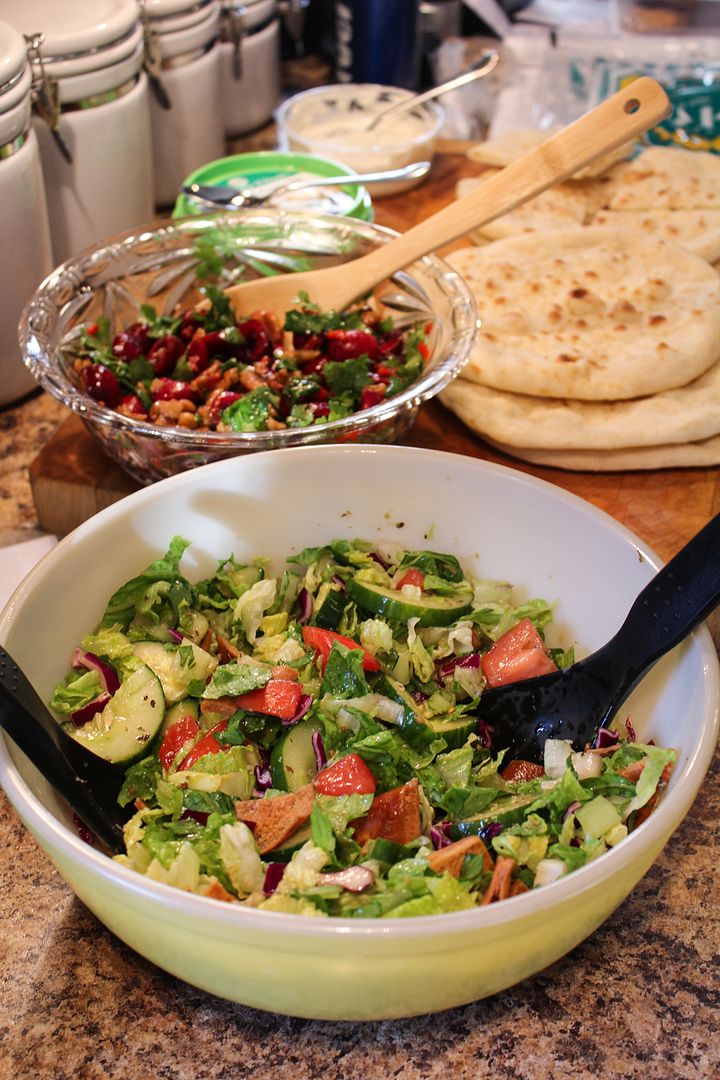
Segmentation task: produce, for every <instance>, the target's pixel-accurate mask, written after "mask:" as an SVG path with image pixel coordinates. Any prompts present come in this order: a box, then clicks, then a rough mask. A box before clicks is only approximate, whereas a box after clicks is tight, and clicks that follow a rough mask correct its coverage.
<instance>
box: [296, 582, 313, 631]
mask: <svg viewBox="0 0 720 1080" xmlns="http://www.w3.org/2000/svg"><path fill="white" fill-rule="evenodd" d="M297 599H298V617H297V621H298V622H299V623H306V622H307V621H308V619H309V618H310V616H311V615H312V612H313V603H312V597H311V596H310V593H309V592H308V591H307V589H301V590H300V592H299V593H298V598H297Z"/></svg>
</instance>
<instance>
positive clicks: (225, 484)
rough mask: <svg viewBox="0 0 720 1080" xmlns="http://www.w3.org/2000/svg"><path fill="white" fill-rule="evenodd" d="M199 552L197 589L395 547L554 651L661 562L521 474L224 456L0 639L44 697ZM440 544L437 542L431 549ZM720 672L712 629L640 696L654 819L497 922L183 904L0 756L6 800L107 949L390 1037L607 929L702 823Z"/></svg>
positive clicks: (164, 489) (53, 558) (67, 546)
mask: <svg viewBox="0 0 720 1080" xmlns="http://www.w3.org/2000/svg"><path fill="white" fill-rule="evenodd" d="M174 533H180V534H182V535H183V536H185V537H186V538H188V539H189V540H191V541H192V546H191V548H190V549H189V550H188V552H187V553H186V556H185V559H184V563H183V567H184V569H185V572H186V573H187V574H188V575H189V576H190V577H193V578H194V579H197V578H199V577H202V576H205V575H207V574H209V573H211V572H212V571H213V569H214V568H215V566H216V564H217V562H218V560H219V559H221V558H223V557H227V556H228V555H229V553H230V552H234V553H235V555H236V557H237V558H238V560H239V561H241V562H246V561H249V559H251V558H253V557H256V556H260V555H264V556H268V557H269V558H270V559H271V561H274V562H278V561H280V560H282V559H284V557H285V555H286V554H287V552H288V551H290V550H300V549H302V548H304V547H310V546H315V545H318V544H321V543H324V542H326V541H327V540H328V539H329V538H331V537H338V538H351V537H367V538H372V539H381V538H389V539H394V540H399V541H401V542H402V543H403V544H407V545H408V546H409V547H410V546H419V547H426V546H428V543H430V542H431V544H432V547H433V548H434V549H435V550H438V551H449V552H453V553H455V554H456V555H457V556H458V557H461V558H462V559H463V561H464V563H466V564H467V565H468V567H469V569H470V570H471V572H473V573H475V574H477V575H478V576H480V577H490V578H499V579H502V580H507V581H512V582H514V583H515V584H517V585H518V586H522V587H523V589H524V590H525V589H526V590H527V595H529V596H546V597H548V598H550V599H556V601H557V603H556V611H555V623H554V625H555V628H556V633H557V634H558V636H559V639H560V644H561V645H562V646H563V647H567V646H568V645H569V644H571V643H573V644H575V647H576V652H577V655H579V656H582V655H584V654H585V653H586V652H587V651H590V650H593V649H596V648H598V647H599V646H600V645H602V644H603V643H604V642H605V641H606V640H607V639H608V638H609V637H611V636H612V634H613V633H614V632H615V630H616V629H617V628H618V626H619V625H620V623H621V622H622V621H623V620H624V618H625V615H626V613H627V611H628V608H629V607H630V604H631V601H632V600H633V599H634V598H635V596H636V595H637V593H638V592H639V591H640V590H641V589H642V588H643V587H644V585H645V584H646V583H647V582H648V581H649V580H650V578H651V577H652V575H653V573H654V572H655V569H656V568H657V567H658V559H657V557H656V556H655V555H654V554H653V552H652V551H651V550H649V549H648V548H647V546H646V545H645V544H644V543H643V542H642V541H641V540H639V539H638V538H637V537H635V536H634V535H633V534H632V533H630V532H628V530H627V529H625V528H623V527H622V526H621V525H619V524H618V523H617V522H615V521H613V520H612V518H610V517H608V516H607V515H606V514H604V513H602V512H601V511H600V510H597V509H596V508H595V507H593V506H590V505H589V504H588V503H586V502H583V501H582V500H581V499H578V498H577V497H575V496H573V495H570V494H568V493H567V492H564V491H562V490H561V489H560V488H556V487H553V486H551V485H549V484H546V483H544V482H543V481H540V480H536V479H534V478H532V477H530V476H527V475H525V474H523V473H520V472H516V471H515V470H512V469H507V468H503V467H501V466H498V465H492V464H489V463H487V462H483V461H478V460H473V459H469V458H464V457H460V456H456V455H452V454H444V453H440V452H437V451H429V450H417V449H414V448H411V447H400V446H370V445H361V444H356V445H347V444H346V445H326V446H317V447H298V448H290V449H285V450H273V451H271V452H269V453H261V454H250V455H247V456H245V457H240V458H231V459H227V460H224V461H220V462H217V463H215V464H212V465H207V466H204V467H202V468H198V469H195V470H191V471H190V472H186V473H182V474H180V475H178V476H174V477H172V478H170V479H168V480H164V481H160V482H159V483H157V484H154V485H152V486H151V487H148V488H145V489H143V490H141V491H138V492H136V493H135V494H133V495H130V496H129V497H128V498H125V499H123V500H122V501H121V502H118V503H116V504H114V505H113V506H111V507H109V508H108V509H106V510H104V511H102V512H101V513H99V514H97V515H96V516H95V517H93V518H91V519H90V520H89V521H88V522H86V523H85V524H84V525H82V526H80V528H78V529H76V530H75V532H73V533H71V534H70V535H69V536H67V537H66V538H65V539H64V540H62V541H61V542H60V543H59V544H58V545H57V547H55V548H54V549H53V550H52V551H51V552H50V553H49V555H47V556H46V557H45V558H44V559H43V560H42V561H41V562H40V564H39V565H38V566H37V567H36V568H35V569H34V570H33V571H32V572H31V574H30V575H29V576H28V577H27V578H26V579H25V581H24V582H23V583H22V584H21V585H20V587H19V588H18V590H17V591H16V592H15V594H14V596H13V597H12V598H11V599H10V601H9V603H8V604H7V606H6V607H5V609H4V611H3V613H2V615H0V641H2V642H3V644H4V645H5V646H6V647H7V648H8V650H9V652H10V653H11V655H13V656H14V657H15V659H16V660H17V661H18V662H19V663H20V665H21V666H22V667H23V668H24V669H25V671H26V672H27V674H28V676H29V677H30V679H31V681H32V683H33V684H34V686H35V687H36V689H37V691H38V693H39V694H40V696H41V697H42V698H43V699H45V700H47V699H48V698H49V697H50V694H51V691H52V688H53V686H54V684H55V683H56V682H57V681H58V680H60V679H61V678H62V677H63V675H64V673H65V671H66V667H67V662H68V657H69V656H70V655H71V653H72V649H73V646H74V644H75V643H76V642H77V641H79V640H80V638H81V636H82V634H83V633H84V632H86V631H87V629H88V628H89V627H91V626H92V625H94V624H95V623H96V622H97V621H98V619H99V618H100V616H101V614H102V612H103V610H104V605H105V601H106V599H107V598H108V597H109V596H110V594H111V593H112V592H113V590H114V589H116V588H117V587H118V586H119V585H121V584H122V583H124V582H125V581H126V580H128V579H129V578H130V577H132V576H133V575H135V574H136V573H138V572H139V571H140V570H141V569H142V568H144V567H145V566H146V565H147V564H148V563H149V562H150V561H151V560H152V559H154V558H156V557H157V556H158V555H159V554H160V553H162V552H164V551H165V550H166V547H167V543H168V541H169V539H170V537H171V536H172V535H173V534H174ZM430 537H431V538H432V539H431V541H430V540H429V538H430ZM718 700H719V681H718V660H717V654H716V652H715V649H714V647H713V643H712V639H711V637H710V634H709V633H708V631H707V629H705V628H702V629H699V630H697V631H696V632H695V633H693V634H692V636H691V637H690V638H688V639H687V641H686V642H684V643H683V644H682V645H681V646H679V647H678V648H677V649H675V650H674V651H673V652H672V653H671V654H669V655H668V656H666V657H665V658H663V659H662V660H661V661H660V662H659V663H658V664H657V665H656V666H655V668H654V669H653V671H652V672H651V673H650V675H649V676H648V677H647V678H646V679H645V680H643V682H642V683H641V684H640V685H639V687H638V688H637V689H636V690H635V691H634V693H633V694H632V696H631V697H630V698H629V699H628V702H627V704H626V706H624V709H623V715H627V714H628V713H630V714H631V715H632V717H633V723H634V726H635V729H636V731H637V735H638V738H639V739H641V740H647V739H650V738H654V739H655V740H656V742H657V743H659V744H661V745H665V746H674V747H676V748H677V750H678V762H677V765H676V768H675V771H674V773H673V776H672V778H671V780H670V784H669V786H668V788H667V790H666V792H665V794H664V796H663V798H662V800H661V802H660V804H659V806H658V808H657V809H656V810H655V811H654V813H652V814H651V815H650V817H649V818H648V819H647V820H646V821H645V822H644V823H643V824H642V825H641V826H640V827H639V828H638V829H637V830H635V831H634V832H633V833H631V834H630V836H629V837H628V838H627V839H626V840H624V841H622V842H621V843H620V844H618V845H617V847H615V848H613V849H612V850H611V851H609V852H607V853H606V854H604V855H601V856H600V857H599V858H597V859H595V860H594V861H593V862H591V863H589V864H587V865H586V866H584V867H582V868H581V869H579V870H576V871H574V872H573V873H571V874H569V875H567V876H566V877H564V878H562V879H561V880H559V881H557V882H555V883H554V884H551V885H546V886H543V887H542V888H539V889H535V890H533V891H531V892H527V893H525V894H523V895H520V896H516V897H514V898H512V899H509V900H505V901H502V902H499V903H496V904H491V905H488V906H487V907H480V908H476V909H474V910H471V911H463V912H458V913H455V914H449V915H436V916H424V917H416V918H407V919H387V918H386V919H377V920H375V919H330V918H324V917H317V918H312V917H308V916H295V915H287V914H281V913H276V912H270V911H258V910H253V909H248V908H244V907H242V906H241V905H239V904H227V903H222V902H219V901H216V900H212V899H209V898H206V897H201V896H196V895H190V894H187V893H184V892H181V891H179V890H177V889H174V888H172V887H170V886H168V885H165V884H161V883H158V882H154V881H151V880H149V879H147V878H145V877H143V876H141V875H139V874H137V873H135V872H134V871H132V870H130V869H128V868H126V867H123V866H119V865H117V864H116V863H114V862H113V861H112V860H111V859H110V858H108V857H107V856H105V855H104V854H102V853H101V852H100V851H97V850H94V849H93V848H91V847H89V846H88V845H87V844H86V843H84V842H83V841H82V840H81V839H80V837H79V836H78V834H77V831H76V830H75V828H74V827H73V823H72V817H71V815H70V813H69V812H68V809H67V807H66V806H65V805H64V804H63V803H62V802H61V800H60V799H59V798H57V797H56V796H55V794H54V793H53V791H52V790H51V789H50V788H49V787H48V786H47V784H46V783H45V782H44V781H43V780H42V778H41V777H40V776H39V775H38V773H37V772H36V771H35V770H34V769H33V768H32V766H31V765H30V764H29V762H28V761H27V759H26V758H25V757H24V756H23V755H22V754H21V753H20V751H18V750H17V749H16V748H15V747H14V746H13V745H12V743H11V742H10V741H9V740H7V739H4V738H0V783H1V784H2V786H3V788H4V790H5V792H6V794H7V796H8V798H9V799H10V801H11V803H12V804H13V805H14V807H15V809H16V810H17V813H18V814H19V816H20V817H21V818H22V820H23V821H24V822H25V824H26V826H27V827H28V829H29V830H30V831H31V833H32V834H33V836H34V837H35V838H36V840H37V841H38V843H39V844H40V845H41V847H42V848H44V850H45V851H46V853H47V854H48V856H49V858H50V859H51V860H52V862H53V863H54V864H55V866H56V867H57V869H58V871H59V872H60V874H61V875H62V876H63V877H64V878H65V880H66V881H67V882H68V883H69V884H70V886H71V888H72V889H73V890H74V891H75V893H76V894H77V895H78V896H79V897H80V899H81V900H82V901H83V902H84V903H85V904H86V905H87V906H88V908H90V910H91V911H93V912H94V913H95V915H96V916H97V917H98V918H99V919H100V920H101V921H102V922H103V923H104V924H105V925H106V926H107V927H109V928H110V930H111V931H113V933H115V934H116V935H117V936H118V937H119V938H121V939H122V940H123V941H124V942H126V943H127V944H128V945H129V946H131V947H132V948H133V949H135V950H136V951H137V952H138V953H140V954H141V955H142V956H145V957H147V958H148V959H149V960H151V961H153V962H154V963H155V964H157V965H159V966H160V967H161V968H163V969H165V970H166V971H169V972H171V973H172V974H174V975H176V976H178V977H179V978H181V979H184V980H185V981H186V982H188V983H192V984H193V985H195V986H198V987H201V988H203V989H205V990H207V991H209V992H211V993H213V994H216V995H219V996H221V997H223V998H228V999H230V1000H232V1001H237V1002H242V1003H243V1004H245V1005H252V1006H255V1007H257V1008H260V1009H266V1010H271V1011H273V1012H279V1013H287V1014H290V1015H293V1016H302V1017H318V1018H322V1019H332V1020H379V1019H385V1018H390V1017H404V1016H412V1015H414V1014H418V1013H428V1012H433V1011H438V1010H442V1009H448V1008H451V1007H454V1006H458V1005H462V1004H464V1003H466V1002H470V1001H474V1000H476V999H478V998H482V997H485V996H487V995H490V994H493V993H496V992H497V991H499V990H502V989H503V988H505V987H508V986H511V985H513V984H514V983H517V982H519V981H520V980H521V979H524V978H527V977H528V976H530V975H532V974H534V973H535V972H537V971H539V970H541V969H542V968H545V967H547V966H548V965H549V964H552V963H553V962H554V961H555V960H557V959H558V958H559V957H561V956H563V955H564V954H565V953H567V952H569V951H570V950H571V949H572V948H573V947H574V946H575V945H577V944H578V943H579V942H580V941H582V940H583V938H585V937H587V936H588V935H589V934H591V933H592V932H593V931H594V930H595V929H596V927H598V926H599V925H600V924H601V923H602V922H603V920H605V919H607V918H608V917H609V916H610V915H611V914H612V912H613V911H614V910H615V908H616V907H617V906H618V904H620V903H621V902H622V900H623V899H624V897H626V896H627V894H628V893H629V892H630V890H631V889H632V888H633V887H634V886H635V885H636V884H637V882H638V881H639V880H640V878H641V877H642V876H643V874H645V872H646V871H647V870H648V868H649V867H650V866H651V864H652V862H653V860H654V859H655V858H656V857H657V855H658V853H659V852H660V851H661V849H662V847H663V845H664V844H665V843H666V842H667V840H668V839H669V837H670V836H671V834H672V833H673V831H674V830H675V829H676V828H677V827H678V825H679V824H680V822H681V821H682V819H683V817H684V816H685V814H686V813H687V811H688V809H689V807H690V805H691V803H692V801H693V799H694V798H695V795H696V793H697V791H698V788H699V787H700V784H701V782H702V780H703V777H704V775H705V773H706V771H707V769H708V766H709V764H710V761H711V758H712V754H713V749H714V746H715V743H716V740H717V736H718Z"/></svg>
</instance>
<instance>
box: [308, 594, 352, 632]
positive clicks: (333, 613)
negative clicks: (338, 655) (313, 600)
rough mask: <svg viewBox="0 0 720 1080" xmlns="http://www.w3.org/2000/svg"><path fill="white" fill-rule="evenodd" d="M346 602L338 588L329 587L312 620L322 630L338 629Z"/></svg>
mask: <svg viewBox="0 0 720 1080" xmlns="http://www.w3.org/2000/svg"><path fill="white" fill-rule="evenodd" d="M347 603H348V602H347V597H346V596H345V594H344V593H341V592H340V590H339V589H330V590H329V592H328V594H327V596H326V597H325V599H324V600H323V602H322V604H321V605H320V607H319V608H318V611H317V615H316V616H315V618H314V619H313V622H314V623H315V625H316V626H320V627H322V629H323V630H338V629H339V627H340V622H341V621H342V617H343V613H344V611H345V608H346V607H347Z"/></svg>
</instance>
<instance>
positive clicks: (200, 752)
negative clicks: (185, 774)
mask: <svg viewBox="0 0 720 1080" xmlns="http://www.w3.org/2000/svg"><path fill="white" fill-rule="evenodd" d="M227 725H228V722H227V720H221V721H220V723H219V724H216V725H215V727H214V728H211V729H210V731H208V733H207V735H203V737H202V739H201V740H200V742H199V743H196V744H195V746H193V748H192V750H191V751H190V753H189V754H188V755H187V756H186V757H184V758H183V760H182V761H181V762H180V769H181V770H182V769H189V768H190V767H191V766H192V765H194V764H195V762H196V761H199V760H200V758H201V757H205V755H206V754H217V753H219V752H220V750H225V749H227V748H226V747H225V746H223V745H222V744H221V743H219V742H218V741H217V739H216V738H215V736H216V735H217V733H218V732H220V731H224V730H225V728H226V727H227Z"/></svg>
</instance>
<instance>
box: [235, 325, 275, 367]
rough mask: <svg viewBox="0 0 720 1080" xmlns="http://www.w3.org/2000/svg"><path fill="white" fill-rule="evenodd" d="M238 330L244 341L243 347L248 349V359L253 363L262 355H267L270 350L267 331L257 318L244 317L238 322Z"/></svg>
mask: <svg viewBox="0 0 720 1080" xmlns="http://www.w3.org/2000/svg"><path fill="white" fill-rule="evenodd" d="M238 330H239V331H240V333H241V334H242V336H243V339H244V341H245V348H246V349H249V350H250V360H251V361H252V363H253V364H254V363H255V361H256V360H259V359H260V358H261V357H262V356H268V355H269V354H270V353H271V352H272V349H271V346H270V338H269V336H268V332H267V330H266V329H265V327H264V326H263V324H262V323H261V322H260V320H259V319H246V320H245V322H243V323H239V325H238Z"/></svg>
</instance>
